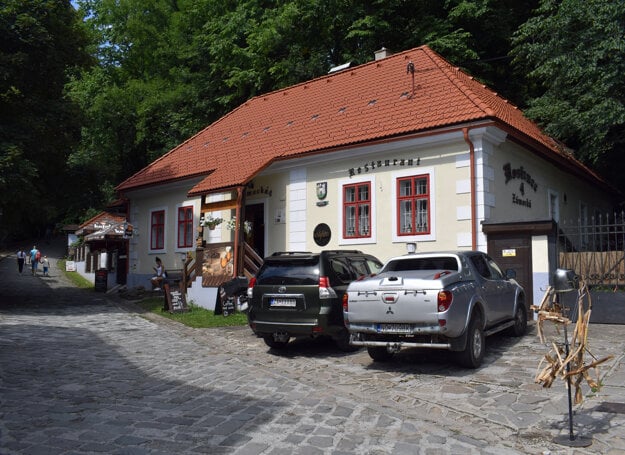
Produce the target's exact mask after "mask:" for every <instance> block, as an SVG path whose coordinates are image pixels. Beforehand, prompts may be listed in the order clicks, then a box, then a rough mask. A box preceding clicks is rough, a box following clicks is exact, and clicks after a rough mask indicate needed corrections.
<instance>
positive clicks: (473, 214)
mask: <svg viewBox="0 0 625 455" xmlns="http://www.w3.org/2000/svg"><path fill="white" fill-rule="evenodd" d="M462 134H463V136H464V140H465V142H466V143H467V144H469V166H471V177H470V178H471V249H472V250H475V249H476V248H477V230H476V227H475V221H476V220H477V207H476V205H475V200H476V199H477V196H476V193H477V190H476V184H475V147H474V146H473V142H471V139H470V138H469V128H467V127H464V128H462Z"/></svg>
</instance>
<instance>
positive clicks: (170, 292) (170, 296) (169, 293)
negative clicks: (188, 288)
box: [163, 283, 188, 313]
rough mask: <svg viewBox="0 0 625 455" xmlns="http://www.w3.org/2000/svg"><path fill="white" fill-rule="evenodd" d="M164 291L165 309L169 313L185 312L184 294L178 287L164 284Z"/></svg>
mask: <svg viewBox="0 0 625 455" xmlns="http://www.w3.org/2000/svg"><path fill="white" fill-rule="evenodd" d="M163 290H164V291H165V300H166V301H167V307H168V308H167V309H168V310H169V312H170V313H176V312H181V311H187V310H188V308H187V300H186V298H185V295H184V293H183V292H182V291H181V290H180V286H174V285H170V284H168V283H165V285H164V286H163Z"/></svg>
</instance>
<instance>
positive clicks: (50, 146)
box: [0, 0, 90, 240]
mask: <svg viewBox="0 0 625 455" xmlns="http://www.w3.org/2000/svg"><path fill="white" fill-rule="evenodd" d="M86 43H87V39H86V36H85V34H84V33H83V30H82V28H81V24H80V18H79V16H78V15H77V14H76V11H75V10H74V9H73V8H72V7H71V5H70V3H69V0H67V1H58V0H4V1H3V2H2V3H1V4H0V153H1V154H0V213H1V216H0V221H1V222H2V229H1V230H0V240H2V239H3V238H4V237H5V236H6V235H7V234H8V233H12V232H16V231H17V232H19V231H24V232H26V233H29V234H31V233H32V231H31V232H29V231H30V230H31V229H32V230H35V231H36V230H38V229H42V228H44V227H45V224H46V223H47V222H48V221H51V220H55V219H58V218H59V217H60V216H62V215H63V211H64V205H65V204H67V203H68V202H70V201H69V199H71V197H72V194H73V193H75V186H74V184H73V183H72V181H71V174H70V173H68V169H67V167H66V166H67V164H66V163H67V158H68V156H69V153H70V151H71V150H73V149H75V147H76V146H77V145H78V143H79V140H80V127H81V122H82V116H81V113H80V110H79V108H78V106H76V104H75V103H73V102H72V101H71V100H70V99H68V98H67V97H66V96H65V84H66V83H67V82H68V80H69V76H70V74H72V73H74V74H78V71H79V69H80V68H85V67H86V66H87V65H88V63H89V61H90V57H89V54H88V53H87V52H86V50H85V45H86ZM66 195H67V196H66ZM60 201H62V203H59V202H60Z"/></svg>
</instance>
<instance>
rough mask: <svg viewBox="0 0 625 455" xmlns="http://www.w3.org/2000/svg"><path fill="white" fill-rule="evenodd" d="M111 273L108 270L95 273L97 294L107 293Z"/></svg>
mask: <svg viewBox="0 0 625 455" xmlns="http://www.w3.org/2000/svg"><path fill="white" fill-rule="evenodd" d="M108 276H109V272H108V270H106V269H99V270H96V272H95V290H96V292H106V289H107V286H108V284H107V280H108Z"/></svg>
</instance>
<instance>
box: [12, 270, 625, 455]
mask: <svg viewBox="0 0 625 455" xmlns="http://www.w3.org/2000/svg"><path fill="white" fill-rule="evenodd" d="M0 277H1V278H2V282H3V283H4V284H5V286H4V288H3V289H2V291H1V294H0V453H2V454H87V453H120V454H122V453H124V454H142V453H151V454H174V453H175V454H187V453H188V454H193V453H211V454H219V453H228V454H251V455H253V454H432V455H433V454H524V453H527V454H546V453H551V454H573V453H579V454H586V453H588V454H623V453H625V442H624V439H625V438H624V436H625V427H624V426H623V425H624V423H625V414H623V412H624V410H623V408H625V373H624V372H625V365H624V363H625V361H624V352H625V326H619V325H601V326H598V325H591V327H590V345H591V347H592V350H593V353H594V354H596V355H597V356H600V357H603V356H606V355H614V358H613V359H612V360H611V361H609V362H607V363H606V364H604V366H603V367H602V369H601V373H602V383H603V386H604V387H603V388H602V389H601V391H600V392H598V393H592V392H591V391H590V390H589V389H588V386H587V385H585V388H584V392H585V395H586V396H585V400H584V402H583V404H582V405H581V406H576V407H575V410H576V413H575V416H574V423H575V432H576V434H578V433H579V434H582V435H585V436H587V437H590V438H592V445H591V446H590V447H587V448H576V449H573V448H569V447H567V446H563V445H559V444H556V443H554V442H553V438H554V437H555V436H558V435H562V434H568V412H567V410H568V407H567V406H568V405H567V395H566V389H565V388H564V385H563V383H562V382H561V381H558V382H556V383H555V384H554V386H553V387H552V388H550V389H543V388H542V387H541V386H540V385H538V384H534V380H533V379H534V375H535V373H536V369H537V366H538V363H539V361H540V359H541V358H542V356H543V355H544V354H546V352H547V351H548V348H547V347H546V346H542V345H540V343H539V342H538V338H537V337H536V332H535V326H534V325H531V326H530V332H529V333H528V335H526V336H525V337H523V338H521V339H515V338H508V337H506V336H496V337H492V338H488V339H487V345H488V348H487V356H486V358H485V361H484V366H483V367H482V368H480V369H478V370H475V371H471V370H465V369H462V368H460V367H458V366H456V365H455V364H454V363H453V362H452V361H451V359H450V356H449V355H447V354H446V353H444V352H443V353H441V352H420V351H411V352H410V351H406V352H404V353H401V354H400V355H397V356H396V357H395V358H394V359H393V360H392V361H391V362H390V363H385V364H374V363H373V362H372V361H371V359H370V358H369V356H368V355H367V353H366V351H365V350H360V351H357V352H354V353H349V354H346V353H343V352H340V351H338V350H337V349H336V348H335V347H334V345H333V344H331V343H326V342H323V341H322V342H310V341H301V342H296V343H293V344H292V345H291V346H289V348H288V349H287V350H286V352H284V353H276V352H274V351H272V350H270V349H269V348H267V346H266V345H265V344H264V343H263V341H262V340H260V339H257V338H256V337H254V336H253V335H252V333H251V331H250V329H249V328H248V327H237V328H222V329H191V328H188V327H185V326H181V325H180V324H178V323H175V322H171V321H169V320H166V319H164V318H161V317H159V316H157V315H147V314H141V312H140V311H139V310H138V308H137V307H136V306H134V305H133V304H132V303H129V302H126V301H123V300H122V299H120V298H118V297H115V296H113V297H111V296H109V295H106V294H100V293H95V292H93V291H90V290H88V291H85V290H78V289H75V288H73V287H71V286H70V285H69V283H67V282H66V281H65V279H64V278H63V276H62V275H61V273H60V271H58V270H54V269H53V270H52V273H51V276H50V277H33V276H31V275H29V274H23V275H19V274H18V273H17V271H16V267H15V264H14V260H12V258H11V259H9V258H7V259H4V260H0Z"/></svg>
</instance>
